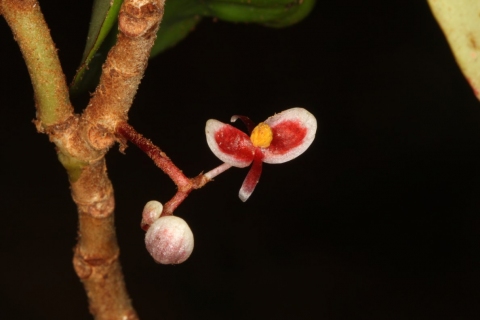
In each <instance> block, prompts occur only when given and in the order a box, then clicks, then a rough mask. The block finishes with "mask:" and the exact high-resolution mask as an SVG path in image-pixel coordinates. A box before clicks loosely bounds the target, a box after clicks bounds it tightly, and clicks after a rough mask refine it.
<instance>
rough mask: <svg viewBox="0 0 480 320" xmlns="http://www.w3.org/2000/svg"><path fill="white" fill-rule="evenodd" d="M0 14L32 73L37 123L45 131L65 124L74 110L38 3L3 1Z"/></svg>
mask: <svg viewBox="0 0 480 320" xmlns="http://www.w3.org/2000/svg"><path fill="white" fill-rule="evenodd" d="M0 13H1V14H2V15H3V16H4V18H5V20H6V21H7V23H8V24H9V26H10V28H11V29H12V32H13V35H14V37H15V39H16V41H17V42H18V45H19V46H20V50H21V51H22V54H23V57H24V59H25V63H26V65H27V68H28V72H29V73H30V78H31V80H32V85H33V90H34V92H35V104H36V107H37V120H39V121H40V124H41V125H42V127H43V129H47V128H48V127H50V126H52V125H56V124H59V123H62V122H63V121H65V120H67V119H68V118H69V117H70V116H71V115H72V112H73V108H72V106H71V104H70V99H69V95H68V86H67V83H66V80H65V75H64V73H63V71H62V67H61V65H60V61H59V59H58V55H57V50H56V48H55V44H54V43H53V40H52V38H51V36H50V30H49V29H48V26H47V24H46V22H45V20H44V18H43V15H42V13H41V11H40V6H39V4H38V2H37V1H36V0H0ZM42 127H40V128H42Z"/></svg>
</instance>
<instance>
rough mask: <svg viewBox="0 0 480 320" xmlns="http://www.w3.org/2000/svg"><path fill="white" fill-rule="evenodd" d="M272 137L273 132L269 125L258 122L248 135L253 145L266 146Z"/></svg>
mask: <svg viewBox="0 0 480 320" xmlns="http://www.w3.org/2000/svg"><path fill="white" fill-rule="evenodd" d="M272 139H273V132H272V129H271V128H270V126H269V125H268V124H266V123H263V122H260V123H259V124H258V125H257V126H256V127H255V129H253V131H252V134H251V135H250V141H252V144H253V145H254V146H255V147H258V148H268V147H269V146H270V143H271V142H272Z"/></svg>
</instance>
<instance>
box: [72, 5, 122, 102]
mask: <svg viewBox="0 0 480 320" xmlns="http://www.w3.org/2000/svg"><path fill="white" fill-rule="evenodd" d="M122 2H123V0H95V1H94V3H93V9H92V19H91V20H90V28H89V30H88V37H87V44H86V46H85V51H84V52H83V57H82V62H81V64H80V68H79V69H78V70H77V73H76V75H75V77H74V79H73V82H72V84H71V86H70V91H71V93H72V94H75V93H77V92H78V91H82V90H79V89H80V88H81V87H82V85H83V83H82V79H83V77H84V76H85V71H86V70H87V69H88V68H89V65H90V63H91V62H92V59H93V58H94V57H95V54H96V53H97V51H98V49H99V48H100V46H101V45H102V43H103V41H104V40H105V38H106V37H107V35H108V34H109V33H110V30H111V29H112V27H113V26H114V25H115V23H116V21H117V16H118V12H119V10H120V5H121V4H122ZM102 63H103V61H102ZM89 78H91V75H89Z"/></svg>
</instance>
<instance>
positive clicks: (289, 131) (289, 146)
mask: <svg viewBox="0 0 480 320" xmlns="http://www.w3.org/2000/svg"><path fill="white" fill-rule="evenodd" d="M265 123H266V124H268V125H269V126H270V127H271V128H272V131H273V140H272V142H271V144H270V146H269V147H268V148H265V149H262V151H263V153H264V156H265V158H264V159H263V162H266V163H283V162H287V161H290V160H292V159H294V158H296V157H298V156H299V155H301V154H302V153H303V152H305V150H307V148H308V147H309V146H310V145H311V144H312V142H313V139H315V133H316V131H317V120H316V119H315V117H314V116H313V115H312V114H311V113H310V112H308V111H307V110H305V109H303V108H292V109H288V110H285V111H283V112H280V113H278V114H276V115H274V116H272V117H270V118H268V119H267V120H266V121H265Z"/></svg>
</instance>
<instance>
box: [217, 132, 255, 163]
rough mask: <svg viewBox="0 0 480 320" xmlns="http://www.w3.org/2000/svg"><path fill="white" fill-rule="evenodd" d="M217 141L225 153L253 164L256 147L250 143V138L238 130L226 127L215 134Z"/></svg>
mask: <svg viewBox="0 0 480 320" xmlns="http://www.w3.org/2000/svg"><path fill="white" fill-rule="evenodd" d="M215 141H216V142H217V144H218V148H219V149H220V151H222V152H223V153H226V154H227V155H230V156H233V157H234V158H235V159H237V160H239V161H242V162H251V161H252V160H253V154H254V147H253V145H252V143H251V142H250V138H249V137H248V136H247V135H246V134H245V133H243V132H242V131H240V130H238V129H237V128H235V127H232V126H230V125H225V126H224V127H223V128H221V129H220V130H218V131H217V132H215Z"/></svg>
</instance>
